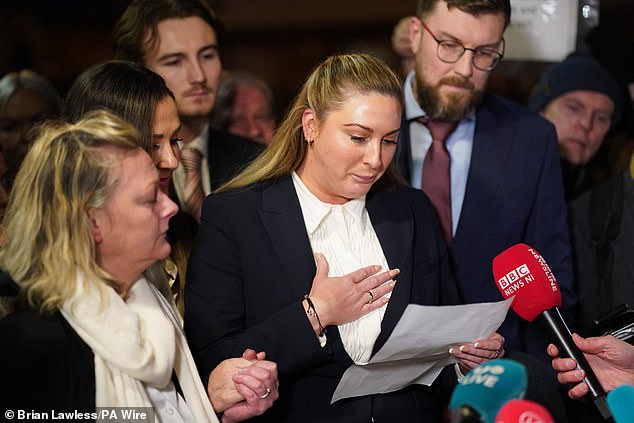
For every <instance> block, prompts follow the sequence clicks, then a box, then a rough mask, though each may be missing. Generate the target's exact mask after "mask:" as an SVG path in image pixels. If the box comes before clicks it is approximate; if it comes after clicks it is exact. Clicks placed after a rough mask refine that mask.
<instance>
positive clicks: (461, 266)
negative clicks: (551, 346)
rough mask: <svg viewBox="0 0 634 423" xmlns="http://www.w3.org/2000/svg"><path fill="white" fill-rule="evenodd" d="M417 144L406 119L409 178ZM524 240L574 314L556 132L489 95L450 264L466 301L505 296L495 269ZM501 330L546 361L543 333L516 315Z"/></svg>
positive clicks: (510, 343)
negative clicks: (503, 255) (496, 261)
mask: <svg viewBox="0 0 634 423" xmlns="http://www.w3.org/2000/svg"><path fill="white" fill-rule="evenodd" d="M410 146H411V144H410V137H409V125H408V124H407V122H405V119H404V122H403V125H402V127H401V139H400V141H399V150H400V151H399V153H398V158H397V160H398V165H399V168H400V170H401V172H402V174H403V176H404V177H405V179H406V180H407V181H409V177H410V166H411V151H410ZM517 243H525V244H528V245H530V246H532V247H534V248H535V249H536V250H537V251H539V253H540V254H541V255H542V256H543V257H544V259H545V260H546V261H547V262H548V264H549V265H550V267H551V269H552V271H553V272H554V274H555V277H556V278H557V282H558V284H559V287H560V288H561V292H562V296H563V308H564V312H566V314H567V317H570V316H571V313H570V311H571V310H572V307H573V305H574V303H575V301H576V298H575V294H574V292H573V289H572V262H571V260H572V259H571V250H570V240H569V232H568V226H567V223H566V204H565V200H564V193H563V188H562V180H561V170H560V164H559V154H558V147H557V135H556V133H555V130H554V127H553V126H552V125H551V124H550V123H548V122H547V121H546V120H544V119H542V118H541V117H539V116H537V115H536V114H534V113H531V112H529V111H528V110H526V109H524V108H522V107H520V106H518V105H516V104H514V103H511V102H509V101H507V100H504V99H502V98H499V97H496V96H491V95H485V97H484V99H483V102H482V104H481V105H480V106H479V107H478V109H477V111H476V127H475V134H474V139H473V150H472V153H471V166H470V168H469V174H468V180H467V186H466V191H465V196H464V203H463V205H462V211H461V213H460V221H459V223H458V227H457V230H456V233H455V235H454V238H453V241H452V244H451V248H450V265H451V267H452V270H453V272H454V276H455V278H456V282H457V283H458V287H459V291H460V294H461V296H462V298H463V300H464V301H465V302H466V303H476V302H486V301H497V300H501V299H502V296H501V294H500V293H499V291H498V289H497V287H496V283H495V281H494V279H493V272H492V267H491V264H492V261H493V258H494V257H495V256H496V255H498V254H499V253H501V252H502V251H503V250H505V249H506V248H509V247H511V246H512V245H515V244H517ZM500 332H501V333H502V334H503V335H504V337H505V338H506V345H505V348H506V349H519V350H521V351H525V352H529V353H531V354H536V355H539V356H541V357H545V349H544V348H545V339H544V337H543V335H542V334H541V330H540V328H539V327H535V325H529V324H527V323H525V322H520V319H519V318H518V317H517V315H515V314H514V313H513V312H512V311H511V312H509V316H508V317H507V319H506V321H505V322H504V324H503V326H502V328H501V330H500Z"/></svg>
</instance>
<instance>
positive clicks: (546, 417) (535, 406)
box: [495, 399, 555, 423]
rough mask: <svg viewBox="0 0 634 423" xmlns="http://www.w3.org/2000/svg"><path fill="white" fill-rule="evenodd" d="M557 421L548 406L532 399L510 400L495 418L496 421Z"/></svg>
mask: <svg viewBox="0 0 634 423" xmlns="http://www.w3.org/2000/svg"><path fill="white" fill-rule="evenodd" d="M527 422H530V423H555V419H553V416H551V415H550V413H549V412H548V410H546V408H545V407H544V406H543V405H541V404H539V403H536V402H535V401H530V400H520V399H517V400H510V401H509V402H507V403H506V404H504V406H502V408H500V412H499V413H498V415H497V417H496V418H495V423H527Z"/></svg>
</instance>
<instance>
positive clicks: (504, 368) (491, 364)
mask: <svg viewBox="0 0 634 423" xmlns="http://www.w3.org/2000/svg"><path fill="white" fill-rule="evenodd" d="M526 385H527V377H526V369H525V368H524V366H523V365H521V364H520V363H517V362H515V361H513V360H508V359H505V358H499V359H497V360H491V361H487V362H486V363H483V364H481V365H480V366H478V367H476V368H475V369H473V370H471V371H470V372H469V373H467V375H466V376H465V377H464V379H463V380H462V381H461V382H460V383H459V384H458V385H457V386H456V387H455V389H454V391H453V393H452V394H451V401H450V402H449V409H450V410H451V413H452V414H451V422H452V423H470V422H477V423H481V422H484V423H493V421H494V419H495V416H496V415H497V413H498V411H499V410H500V408H501V407H502V406H503V405H504V404H505V403H506V402H507V401H509V400H511V399H516V398H523V397H524V394H525V393H526Z"/></svg>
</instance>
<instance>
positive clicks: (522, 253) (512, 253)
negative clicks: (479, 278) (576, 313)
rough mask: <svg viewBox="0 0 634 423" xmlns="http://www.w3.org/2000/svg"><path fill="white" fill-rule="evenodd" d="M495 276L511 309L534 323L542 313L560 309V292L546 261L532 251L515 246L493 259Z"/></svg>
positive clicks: (520, 245)
mask: <svg viewBox="0 0 634 423" xmlns="http://www.w3.org/2000/svg"><path fill="white" fill-rule="evenodd" d="M493 276H494V277H495V282H496V285H497V287H498V289H499V290H500V293H502V296H503V297H504V298H505V299H506V298H511V297H512V296H515V299H514V300H513V302H512V303H511V308H512V309H513V310H514V311H515V312H516V313H517V314H518V315H519V316H520V317H521V318H522V319H524V320H528V321H530V322H532V321H533V320H535V318H536V317H537V316H539V314H540V313H542V312H543V311H545V310H548V309H551V308H553V307H561V292H560V291H559V286H557V281H556V280H555V276H554V275H553V272H551V270H550V267H548V264H547V263H546V260H544V258H543V257H542V256H541V255H540V254H539V253H538V252H537V251H536V250H535V249H534V248H532V247H529V246H528V245H526V244H515V245H514V246H512V247H511V248H508V249H506V250H504V251H502V252H501V253H500V254H498V255H497V256H496V257H495V258H494V259H493Z"/></svg>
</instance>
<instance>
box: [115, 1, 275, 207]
mask: <svg viewBox="0 0 634 423" xmlns="http://www.w3.org/2000/svg"><path fill="white" fill-rule="evenodd" d="M222 35H223V27H222V24H221V22H220V20H219V18H218V17H217V16H216V14H215V12H214V11H213V10H212V9H211V8H210V7H209V6H208V4H207V3H206V2H205V0H133V1H132V2H131V3H130V4H129V5H128V7H127V8H126V9H125V11H124V12H123V14H122V15H121V17H120V18H119V19H118V21H117V22H116V24H115V26H114V29H113V31H112V48H113V51H114V53H115V57H116V58H119V59H125V60H131V61H133V62H137V63H140V64H143V65H144V66H147V67H148V68H150V69H152V70H153V71H154V72H156V73H158V74H159V75H161V76H162V77H163V79H165V83H166V84H167V87H168V88H169V89H170V91H172V93H174V97H175V99H176V106H177V108H178V114H179V116H180V120H181V124H182V128H181V130H180V137H181V138H182V139H183V141H182V149H181V160H182V163H183V166H181V167H179V168H178V169H177V170H176V171H175V172H174V188H175V191H176V195H177V196H178V199H179V201H180V204H181V205H182V206H183V208H184V209H185V211H187V212H189V213H190V214H192V215H193V216H194V217H196V218H197V219H198V218H199V217H200V206H201V204H202V198H203V197H204V196H205V195H207V194H209V193H210V192H211V190H212V189H215V188H217V187H219V186H220V185H221V184H222V183H224V182H226V181H228V180H229V179H230V178H231V177H232V176H234V175H235V174H236V173H238V171H239V170H240V169H242V168H243V167H244V166H245V165H246V164H248V163H249V162H250V161H251V160H252V159H253V158H254V157H255V156H257V154H259V153H260V151H262V149H263V147H262V145H261V144H259V143H257V142H255V141H253V140H250V139H245V138H242V137H237V136H235V135H231V134H228V133H226V132H222V131H217V130H215V129H213V128H210V125H209V115H210V113H211V111H212V110H213V108H214V105H215V102H216V96H217V94H218V81H219V78H220V72H221V70H222V64H221V61H220V43H221V36H222Z"/></svg>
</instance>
